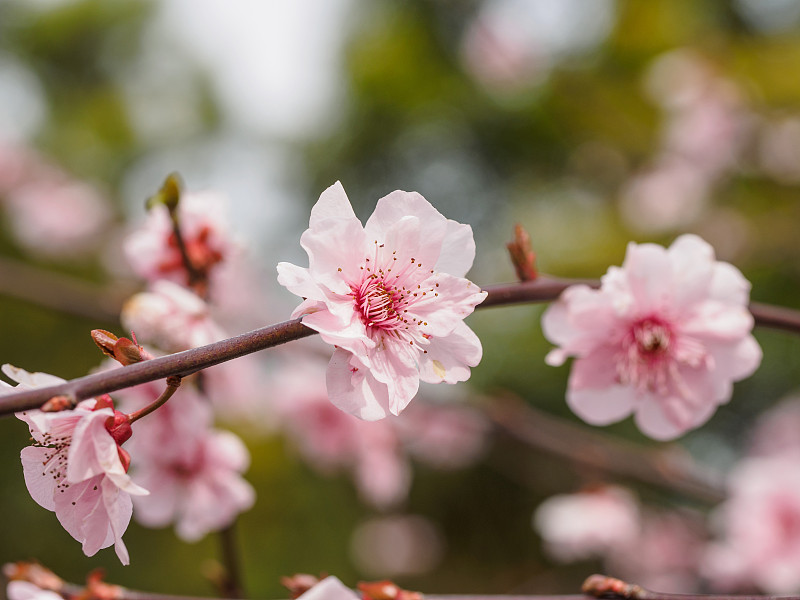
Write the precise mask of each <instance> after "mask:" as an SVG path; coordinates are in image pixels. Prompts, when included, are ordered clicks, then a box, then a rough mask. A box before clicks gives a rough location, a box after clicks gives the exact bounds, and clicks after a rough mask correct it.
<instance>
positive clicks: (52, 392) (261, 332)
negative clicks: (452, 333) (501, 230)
mask: <svg viewBox="0 0 800 600" xmlns="http://www.w3.org/2000/svg"><path fill="white" fill-rule="evenodd" d="M577 283H584V284H587V285H593V286H597V285H598V282H597V281H596V280H579V279H557V278H553V277H545V276H539V277H538V278H537V279H535V280H534V281H526V282H523V283H510V284H500V285H493V286H487V287H486V288H484V290H485V291H486V292H488V297H487V298H486V300H484V302H483V303H482V304H480V305H479V306H478V308H488V307H491V306H504V305H508V304H519V303H522V302H548V301H552V300H555V299H556V298H558V296H559V295H560V294H561V292H563V291H564V290H565V289H566V288H567V287H569V286H570V285H574V284H577ZM751 311H752V313H753V316H754V317H755V319H756V324H757V325H763V326H765V327H773V328H777V329H782V330H784V331H788V332H791V333H797V334H800V311H795V310H792V309H788V308H779V307H774V306H768V305H763V304H753V305H752V306H751ZM315 333H316V332H315V331H313V330H311V329H309V328H307V327H305V326H304V325H303V324H302V323H301V322H300V319H294V320H292V321H284V322H283V323H278V324H276V325H270V326H268V327H262V328H261V329H256V330H255V331H251V332H248V333H243V334H241V335H238V336H236V337H234V338H230V339H227V340H222V341H220V342H214V343H213V344H208V345H207V346H201V347H199V348H193V349H191V350H186V351H184V352H178V353H177V354H170V355H167V356H162V357H160V358H155V359H153V360H148V361H144V362H141V363H137V364H134V365H130V366H127V367H124V368H122V369H115V370H113V371H106V372H103V373H95V374H93V375H86V376H84V377H79V378H78V379H73V380H71V381H67V382H65V383H62V384H59V385H53V386H47V387H41V388H36V389H32V390H25V391H21V392H12V393H10V394H6V395H5V396H4V397H3V398H2V399H0V415H7V414H11V413H14V412H19V411H22V410H31V409H34V408H38V407H40V406H41V405H42V404H44V403H45V402H47V401H48V400H49V399H50V398H52V397H53V396H67V397H69V398H72V399H73V400H75V401H78V400H83V399H86V398H92V397H94V396H99V395H101V394H107V393H110V392H114V391H116V390H119V389H122V388H127V387H132V386H134V385H139V384H140V383H147V382H148V381H155V380H157V379H164V378H165V377H168V376H170V375H179V376H181V377H185V376H187V375H190V374H191V373H194V372H196V371H200V370H201V369H205V368H207V367H211V366H214V365H217V364H219V363H222V362H226V361H229V360H232V359H234V358H239V357H241V356H245V355H247V354H251V353H253V352H257V351H259V350H264V349H266V348H272V347H274V346H278V345H280V344H284V343H286V342H289V341H292V340H297V339H300V338H304V337H308V336H310V335H314V334H315Z"/></svg>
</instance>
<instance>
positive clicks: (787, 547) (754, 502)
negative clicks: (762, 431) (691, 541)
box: [702, 451, 800, 594]
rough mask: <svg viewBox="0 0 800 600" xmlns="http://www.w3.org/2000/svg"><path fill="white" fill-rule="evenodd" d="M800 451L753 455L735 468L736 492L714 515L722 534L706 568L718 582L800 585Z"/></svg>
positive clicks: (775, 590)
mask: <svg viewBox="0 0 800 600" xmlns="http://www.w3.org/2000/svg"><path fill="white" fill-rule="evenodd" d="M799 465H800V453H798V452H797V451H795V452H788V453H785V454H779V455H773V456H769V457H764V458H762V457H758V458H747V459H745V460H743V461H742V462H741V463H740V464H739V465H738V467H737V468H736V469H735V470H734V471H733V472H732V473H731V477H730V481H729V490H730V496H729V498H728V500H726V501H725V502H724V503H723V504H722V505H721V506H720V507H718V508H717V510H716V512H715V514H714V515H712V517H713V518H712V525H715V526H716V527H715V528H716V530H717V531H718V532H719V533H720V537H721V539H720V540H719V541H717V542H716V543H714V544H712V545H710V546H709V548H708V551H707V553H706V555H705V557H704V561H703V565H702V566H703V572H704V575H706V576H707V577H708V578H709V579H711V581H712V582H713V583H714V584H715V586H716V587H718V588H722V589H732V588H733V589H735V588H742V587H745V589H748V587H749V586H752V585H756V586H758V587H759V588H760V589H762V590H763V591H765V592H767V593H770V594H789V593H796V592H797V591H799V590H800V571H798V569H797V565H798V564H800V466H799Z"/></svg>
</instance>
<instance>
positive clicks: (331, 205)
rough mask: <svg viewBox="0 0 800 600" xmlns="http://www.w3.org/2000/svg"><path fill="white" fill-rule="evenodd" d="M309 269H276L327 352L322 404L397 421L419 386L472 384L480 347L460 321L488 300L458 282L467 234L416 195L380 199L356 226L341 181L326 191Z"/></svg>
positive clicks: (309, 238) (309, 243) (466, 258)
mask: <svg viewBox="0 0 800 600" xmlns="http://www.w3.org/2000/svg"><path fill="white" fill-rule="evenodd" d="M300 241H301V245H302V246H303V248H304V249H305V250H306V252H307V253H308V256H309V268H307V269H306V268H301V267H297V266H295V265H292V264H288V263H280V264H279V265H278V282H279V283H281V285H284V286H285V287H287V288H288V289H289V290H290V291H291V292H293V293H295V294H297V295H298V296H302V297H304V298H306V300H305V301H304V302H303V303H302V304H300V306H298V307H297V309H295V311H294V313H293V316H295V317H297V316H300V315H305V316H304V317H303V323H304V324H305V325H307V326H308V327H310V328H312V329H315V330H317V331H319V332H320V335H321V337H322V339H323V340H324V341H325V342H327V343H329V344H333V345H334V346H335V347H336V349H335V350H334V353H333V357H332V358H331V362H330V364H329V366H328V373H327V384H328V396H329V398H330V400H331V402H333V404H334V405H336V406H337V407H338V408H340V409H342V410H344V411H345V412H349V413H351V414H354V415H356V416H358V417H360V418H362V419H365V420H376V419H381V418H383V417H385V416H386V414H387V412H390V413H392V414H394V415H397V414H400V412H401V411H402V410H403V409H404V408H405V407H406V405H407V404H408V403H409V402H410V401H411V399H412V398H413V397H414V396H415V395H416V393H417V389H418V388H419V381H420V379H421V380H423V381H426V382H429V383H441V382H446V383H456V382H458V381H465V380H466V379H467V378H469V375H470V370H469V367H472V366H475V365H477V364H478V362H479V361H480V358H481V353H482V350H481V345H480V341H479V340H478V338H477V336H476V335H475V334H474V333H473V332H472V330H471V329H470V328H469V327H467V326H466V325H465V324H464V322H463V319H464V318H465V317H466V316H467V315H469V314H470V313H471V312H472V311H473V309H474V308H475V306H476V305H477V304H479V303H480V302H481V301H482V300H483V299H484V298H485V297H486V293H485V292H481V291H480V289H479V288H478V287H477V286H476V285H475V284H473V283H472V282H470V281H469V280H467V279H464V278H463V276H464V275H465V274H466V272H467V270H468V269H469V268H470V266H471V265H472V261H473V259H474V257H475V243H474V241H473V239H472V229H471V228H470V227H469V226H468V225H461V224H459V223H456V222H455V221H451V220H448V219H446V218H445V217H443V216H442V215H441V214H439V212H437V211H436V209H435V208H433V207H432V206H431V205H430V204H429V203H428V201H427V200H425V199H424V198H423V197H422V196H420V195H419V194H417V193H414V192H411V193H409V192H402V191H395V192H392V193H391V194H389V195H388V196H385V197H384V198H381V199H380V200H379V201H378V204H377V206H376V208H375V212H374V213H373V214H372V216H371V217H370V218H369V220H368V221H367V224H366V226H363V227H362V225H361V223H360V222H359V220H358V219H357V218H356V216H355V214H354V213H353V209H352V207H351V206H350V201H349V200H348V198H347V195H346V194H345V192H344V189H343V188H342V185H341V184H340V183H338V182H337V183H336V184H334V185H333V186H331V187H329V188H328V189H327V190H325V191H324V192H323V193H322V195H321V196H320V198H319V201H318V202H317V204H316V205H315V206H314V208H313V209H312V211H311V219H310V223H309V229H307V230H306V231H305V233H303V235H302V237H301V240H300Z"/></svg>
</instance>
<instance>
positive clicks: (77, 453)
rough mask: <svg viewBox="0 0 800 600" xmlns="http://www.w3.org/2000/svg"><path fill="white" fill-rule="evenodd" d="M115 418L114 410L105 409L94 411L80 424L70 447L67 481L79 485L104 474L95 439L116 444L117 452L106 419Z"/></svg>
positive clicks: (73, 435) (76, 428)
mask: <svg viewBox="0 0 800 600" xmlns="http://www.w3.org/2000/svg"><path fill="white" fill-rule="evenodd" d="M113 416H114V411H113V410H112V409H110V408H103V409H100V410H97V411H94V412H93V413H91V414H89V415H88V416H86V417H84V418H83V419H81V420H80V421H79V422H78V425H77V426H76V427H75V431H74V433H73V434H72V443H71V444H70V447H69V461H68V463H67V474H66V475H67V481H69V482H70V483H78V482H79V481H85V480H86V479H89V478H90V477H94V476H95V475H100V474H102V473H103V468H102V467H101V465H100V463H99V462H98V460H97V455H96V450H95V438H98V439H100V440H103V439H106V440H108V441H110V443H111V444H114V446H115V451H116V443H115V442H114V439H113V438H112V437H111V434H109V433H108V431H107V430H106V428H105V421H106V419H108V418H109V417H113ZM117 461H119V458H117Z"/></svg>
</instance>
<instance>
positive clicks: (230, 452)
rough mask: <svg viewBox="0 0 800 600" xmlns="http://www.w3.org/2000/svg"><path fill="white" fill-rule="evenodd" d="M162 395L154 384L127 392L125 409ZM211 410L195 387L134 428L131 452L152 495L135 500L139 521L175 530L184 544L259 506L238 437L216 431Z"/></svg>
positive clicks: (140, 478) (178, 394)
mask: <svg viewBox="0 0 800 600" xmlns="http://www.w3.org/2000/svg"><path fill="white" fill-rule="evenodd" d="M160 393H161V388H160V387H159V386H158V385H155V384H145V385H141V386H137V387H135V388H130V389H128V390H124V391H122V393H120V394H119V395H120V396H121V397H122V399H123V401H124V403H125V404H124V406H125V407H126V409H128V408H130V409H136V408H141V407H142V406H145V405H147V404H150V403H151V402H153V401H154V400H155V399H156V398H157V397H158V395H159V394H160ZM211 420H212V415H211V406H210V405H209V403H208V402H207V400H205V399H204V398H202V397H201V396H200V395H198V394H197V393H196V392H195V391H194V390H193V389H192V388H191V387H189V386H184V387H181V389H179V390H178V391H177V392H176V393H175V395H174V396H173V397H172V398H170V400H169V402H167V403H166V404H165V405H163V406H162V407H160V408H159V409H158V410H157V411H156V412H154V413H153V414H151V415H148V416H147V417H145V418H143V419H141V420H139V421H137V422H136V423H134V425H133V427H134V431H135V434H136V435H135V437H134V438H133V440H132V444H131V447H132V449H133V450H134V451H135V452H136V454H137V456H138V457H139V459H140V460H139V462H138V463H137V466H136V469H135V471H134V475H133V476H134V478H135V480H136V481H137V482H139V483H140V484H141V485H143V486H145V487H147V488H148V489H150V490H151V493H150V495H149V496H146V497H137V498H136V499H135V507H136V520H137V521H138V522H140V523H141V524H142V525H145V526H147V527H164V526H166V525H168V524H170V523H174V524H175V530H176V533H177V534H178V536H179V537H180V538H181V539H184V540H186V541H196V540H199V539H200V538H202V537H203V536H204V535H206V534H207V533H208V532H210V531H217V530H219V529H222V528H223V527H226V526H227V525H229V524H230V523H231V522H232V521H233V520H234V518H235V517H236V516H237V515H238V514H239V513H240V512H242V511H244V510H247V509H249V508H250V507H251V506H252V505H253V503H254V501H255V492H254V491H253V488H252V487H251V486H250V484H249V483H247V482H246V481H245V480H244V479H243V478H242V476H241V473H242V472H244V471H245V470H246V469H247V467H248V465H249V462H250V456H249V454H248V452H247V449H246V448H245V446H244V444H243V443H242V442H241V440H239V438H238V437H236V436H235V435H234V434H232V433H229V432H226V431H218V430H214V429H212V428H211Z"/></svg>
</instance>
